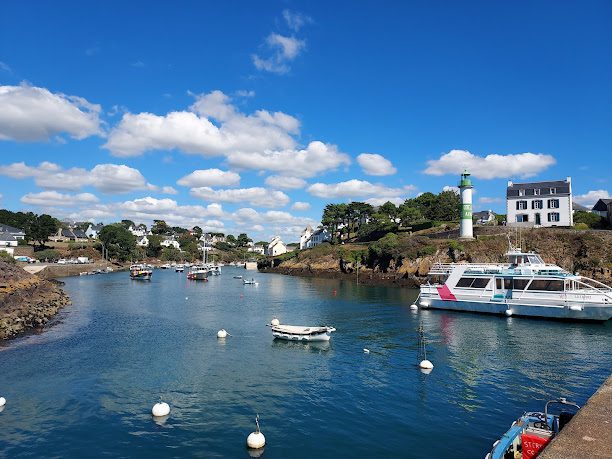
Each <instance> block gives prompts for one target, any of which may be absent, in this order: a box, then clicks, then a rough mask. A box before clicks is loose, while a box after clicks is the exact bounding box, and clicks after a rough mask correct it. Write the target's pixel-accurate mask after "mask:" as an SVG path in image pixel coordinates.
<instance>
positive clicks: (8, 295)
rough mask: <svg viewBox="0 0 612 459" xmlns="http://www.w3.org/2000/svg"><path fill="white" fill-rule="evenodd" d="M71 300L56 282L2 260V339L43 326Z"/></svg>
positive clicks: (0, 324) (0, 336)
mask: <svg viewBox="0 0 612 459" xmlns="http://www.w3.org/2000/svg"><path fill="white" fill-rule="evenodd" d="M69 303H70V298H69V297H68V295H66V293H64V291H63V290H62V288H61V287H60V286H59V285H58V283H57V282H52V281H48V280H45V279H41V278H39V277H38V276H35V275H33V274H28V273H27V272H25V271H24V270H23V269H22V268H21V267H19V266H16V265H13V264H10V263H7V262H4V261H0V340H4V339H9V338H12V337H14V336H16V335H18V334H20V333H23V332H25V331H27V330H29V329H35V328H41V327H43V326H44V325H45V324H47V323H48V322H49V320H50V319H51V318H52V317H53V316H54V315H55V314H57V313H58V311H59V310H60V309H61V308H62V307H64V306H65V305H66V304H69Z"/></svg>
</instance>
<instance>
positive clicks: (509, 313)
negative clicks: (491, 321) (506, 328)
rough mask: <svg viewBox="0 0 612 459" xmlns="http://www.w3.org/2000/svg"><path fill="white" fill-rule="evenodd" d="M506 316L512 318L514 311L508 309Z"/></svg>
mask: <svg viewBox="0 0 612 459" xmlns="http://www.w3.org/2000/svg"><path fill="white" fill-rule="evenodd" d="M505 314H506V315H507V316H508V317H510V316H511V315H512V309H506V312H505Z"/></svg>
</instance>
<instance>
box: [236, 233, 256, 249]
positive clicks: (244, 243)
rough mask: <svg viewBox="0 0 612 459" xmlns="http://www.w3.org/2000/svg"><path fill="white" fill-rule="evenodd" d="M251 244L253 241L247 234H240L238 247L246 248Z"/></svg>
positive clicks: (237, 241) (237, 239) (237, 242)
mask: <svg viewBox="0 0 612 459" xmlns="http://www.w3.org/2000/svg"><path fill="white" fill-rule="evenodd" d="M249 242H253V240H252V239H251V238H249V236H247V234H246V233H240V234H239V235H238V238H236V244H238V247H246V246H247V245H248V244H249Z"/></svg>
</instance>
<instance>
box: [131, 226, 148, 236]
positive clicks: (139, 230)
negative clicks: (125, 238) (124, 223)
mask: <svg viewBox="0 0 612 459" xmlns="http://www.w3.org/2000/svg"><path fill="white" fill-rule="evenodd" d="M128 231H129V232H130V233H132V234H133V235H134V236H136V237H142V236H146V235H147V234H151V232H150V231H149V232H147V227H146V226H145V225H138V226H134V225H130V227H129V228H128Z"/></svg>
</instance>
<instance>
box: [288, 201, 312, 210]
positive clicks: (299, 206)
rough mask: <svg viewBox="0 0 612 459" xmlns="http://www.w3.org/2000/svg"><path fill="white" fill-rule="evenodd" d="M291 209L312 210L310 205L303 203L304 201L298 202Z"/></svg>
mask: <svg viewBox="0 0 612 459" xmlns="http://www.w3.org/2000/svg"><path fill="white" fill-rule="evenodd" d="M291 208H292V209H293V210H308V209H310V203H308V202H302V201H296V202H294V203H293V205H292V206H291Z"/></svg>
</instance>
